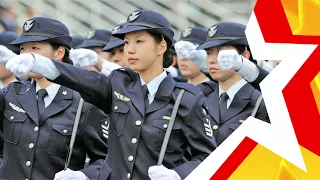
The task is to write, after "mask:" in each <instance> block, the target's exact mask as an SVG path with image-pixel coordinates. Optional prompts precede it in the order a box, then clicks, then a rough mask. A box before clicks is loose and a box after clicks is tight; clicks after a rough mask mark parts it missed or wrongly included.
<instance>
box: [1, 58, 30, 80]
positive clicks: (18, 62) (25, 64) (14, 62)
mask: <svg viewBox="0 0 320 180" xmlns="http://www.w3.org/2000/svg"><path fill="white" fill-rule="evenodd" d="M34 63H35V59H34V55H33V54H32V53H26V54H20V55H17V56H14V57H12V58H11V59H9V61H8V62H7V64H6V68H7V69H8V70H10V71H11V72H13V73H14V74H15V75H16V76H18V77H25V76H27V74H28V73H29V72H31V70H32V68H33V66H34Z"/></svg>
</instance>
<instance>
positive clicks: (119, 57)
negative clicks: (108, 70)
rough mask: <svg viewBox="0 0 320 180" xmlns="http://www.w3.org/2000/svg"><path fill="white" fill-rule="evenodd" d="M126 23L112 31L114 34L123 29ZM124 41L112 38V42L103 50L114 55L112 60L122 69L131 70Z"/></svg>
mask: <svg viewBox="0 0 320 180" xmlns="http://www.w3.org/2000/svg"><path fill="white" fill-rule="evenodd" d="M123 25H124V23H122V24H119V25H117V26H116V27H114V28H113V29H112V32H116V31H118V30H120V29H121V28H123ZM123 47H124V40H123V39H119V38H117V37H114V36H112V37H111V40H110V42H109V43H108V44H107V45H106V46H105V47H104V48H103V51H106V52H110V53H111V54H112V58H111V60H112V61H113V62H114V63H116V64H118V65H119V66H121V67H124V68H129V62H128V60H127V59H126V57H125V54H124V52H123Z"/></svg>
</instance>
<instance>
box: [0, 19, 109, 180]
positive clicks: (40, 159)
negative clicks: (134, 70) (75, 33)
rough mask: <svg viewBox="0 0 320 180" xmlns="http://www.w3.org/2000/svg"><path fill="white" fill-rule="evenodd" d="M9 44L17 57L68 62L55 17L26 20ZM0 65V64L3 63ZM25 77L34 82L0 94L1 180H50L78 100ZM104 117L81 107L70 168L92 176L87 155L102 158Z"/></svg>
mask: <svg viewBox="0 0 320 180" xmlns="http://www.w3.org/2000/svg"><path fill="white" fill-rule="evenodd" d="M12 44H15V45H19V46H20V54H26V53H27V54H29V55H30V52H33V53H37V54H41V55H43V56H46V57H48V58H53V59H56V60H57V61H63V62H65V63H72V62H71V61H70V60H69V59H68V50H69V49H70V47H71V37H70V36H69V31H68V29H67V27H66V26H65V25H64V24H62V23H61V22H59V21H57V20H54V19H48V18H43V17H35V18H32V19H30V20H28V21H26V22H25V24H24V28H23V33H22V35H21V37H20V38H18V39H16V40H15V41H14V42H13V43H12ZM0 61H1V62H0V63H5V61H6V59H1V60H0ZM65 63H64V64H65ZM28 76H29V77H30V78H32V79H33V81H32V83H31V84H30V82H27V83H26V82H14V83H12V84H9V85H8V86H7V87H6V88H5V89H3V90H1V92H0V108H1V109H0V112H1V114H0V132H1V134H2V135H3V136H2V137H3V139H1V140H4V147H3V161H2V164H1V167H0V179H8V180H17V179H41V180H52V179H53V178H54V176H55V173H57V172H59V171H61V170H63V169H64V166H65V162H66V157H67V154H68V150H69V144H70V137H71V134H72V131H73V124H74V120H75V117H76V112H77V109H78V104H79V101H80V98H81V96H80V94H79V93H78V92H76V91H74V90H71V89H69V88H66V87H63V86H61V85H58V84H54V83H52V82H50V81H48V80H46V78H44V77H43V76H41V75H39V74H35V73H29V74H28ZM105 118H106V116H105V115H104V113H103V112H102V111H101V110H99V109H98V108H96V107H94V106H93V105H91V104H88V103H84V105H83V108H82V113H81V118H80V122H79V128H78V132H77V136H76V140H75V144H74V148H73V153H72V156H71V161H70V165H69V168H71V169H73V170H80V169H82V171H83V172H84V173H88V172H90V173H94V170H95V169H96V166H95V165H89V166H88V167H87V168H86V169H83V167H84V164H85V159H86V154H88V155H89V157H90V159H91V160H92V162H95V161H96V163H99V160H103V159H104V158H105V156H106V154H107V139H106V138H104V137H103V132H102V125H104V124H102V123H104V121H105ZM101 162H103V161H101ZM87 176H88V177H91V176H90V174H88V175H87Z"/></svg>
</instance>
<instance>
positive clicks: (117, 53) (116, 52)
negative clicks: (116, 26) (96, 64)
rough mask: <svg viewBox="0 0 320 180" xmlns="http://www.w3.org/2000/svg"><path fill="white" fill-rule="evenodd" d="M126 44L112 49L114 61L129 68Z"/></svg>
mask: <svg viewBox="0 0 320 180" xmlns="http://www.w3.org/2000/svg"><path fill="white" fill-rule="evenodd" d="M123 48H124V46H123V45H121V46H119V47H115V48H113V49H111V53H112V62H114V63H116V64H118V65H119V66H122V67H125V68H129V61H128V58H126V56H125V53H124V49H123Z"/></svg>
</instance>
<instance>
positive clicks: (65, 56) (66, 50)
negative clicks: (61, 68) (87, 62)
mask: <svg viewBox="0 0 320 180" xmlns="http://www.w3.org/2000/svg"><path fill="white" fill-rule="evenodd" d="M49 43H50V45H51V46H52V48H53V49H54V50H57V49H59V47H63V48H64V50H65V53H64V56H63V58H62V62H64V63H68V64H71V65H73V62H72V61H71V59H70V58H69V54H70V49H69V48H67V47H66V46H64V45H61V44H57V43H53V42H49Z"/></svg>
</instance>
